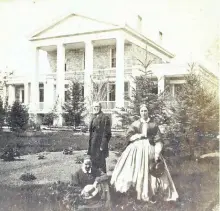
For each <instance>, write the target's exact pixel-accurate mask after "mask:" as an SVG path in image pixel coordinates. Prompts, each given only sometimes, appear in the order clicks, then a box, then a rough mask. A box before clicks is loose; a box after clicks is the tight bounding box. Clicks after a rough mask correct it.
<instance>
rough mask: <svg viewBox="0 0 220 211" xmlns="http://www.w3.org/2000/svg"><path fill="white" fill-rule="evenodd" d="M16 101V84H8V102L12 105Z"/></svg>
mask: <svg viewBox="0 0 220 211" xmlns="http://www.w3.org/2000/svg"><path fill="white" fill-rule="evenodd" d="M14 101H15V86H13V85H12V84H10V85H9V86H8V104H9V106H12V105H13V103H14Z"/></svg>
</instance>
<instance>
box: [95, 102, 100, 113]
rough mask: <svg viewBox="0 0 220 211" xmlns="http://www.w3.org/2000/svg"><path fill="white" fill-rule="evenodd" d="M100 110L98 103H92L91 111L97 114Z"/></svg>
mask: <svg viewBox="0 0 220 211" xmlns="http://www.w3.org/2000/svg"><path fill="white" fill-rule="evenodd" d="M100 111H101V106H100V105H99V104H94V106H93V113H94V114H98V113H99V112H100Z"/></svg>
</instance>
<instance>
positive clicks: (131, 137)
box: [126, 122, 143, 142]
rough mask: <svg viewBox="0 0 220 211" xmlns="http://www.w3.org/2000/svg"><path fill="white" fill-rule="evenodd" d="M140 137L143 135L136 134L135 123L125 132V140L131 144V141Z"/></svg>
mask: <svg viewBox="0 0 220 211" xmlns="http://www.w3.org/2000/svg"><path fill="white" fill-rule="evenodd" d="M142 137H143V135H142V134H141V133H139V132H138V128H137V126H136V122H133V123H132V124H131V125H130V127H129V128H128V130H127V135H126V140H127V141H128V142H133V141H135V140H137V139H140V138H142Z"/></svg>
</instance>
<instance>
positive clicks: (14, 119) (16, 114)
mask: <svg viewBox="0 0 220 211" xmlns="http://www.w3.org/2000/svg"><path fill="white" fill-rule="evenodd" d="M28 120H29V114H28V111H27V108H26V107H25V106H23V105H22V104H21V103H20V102H19V101H15V102H14V103H13V105H12V107H11V109H10V111H9V118H8V121H9V126H10V127H11V130H12V131H16V132H20V131H25V130H26V129H27V126H28Z"/></svg>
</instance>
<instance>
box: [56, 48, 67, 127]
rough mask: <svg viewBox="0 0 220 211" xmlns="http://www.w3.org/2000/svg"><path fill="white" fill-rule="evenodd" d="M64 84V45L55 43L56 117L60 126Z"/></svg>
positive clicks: (61, 122)
mask: <svg viewBox="0 0 220 211" xmlns="http://www.w3.org/2000/svg"><path fill="white" fill-rule="evenodd" d="M64 84H65V46H64V45H63V44H59V45H57V74H56V100H57V112H58V119H57V121H56V125H57V126H62V124H63V118H62V105H63V102H64Z"/></svg>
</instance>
